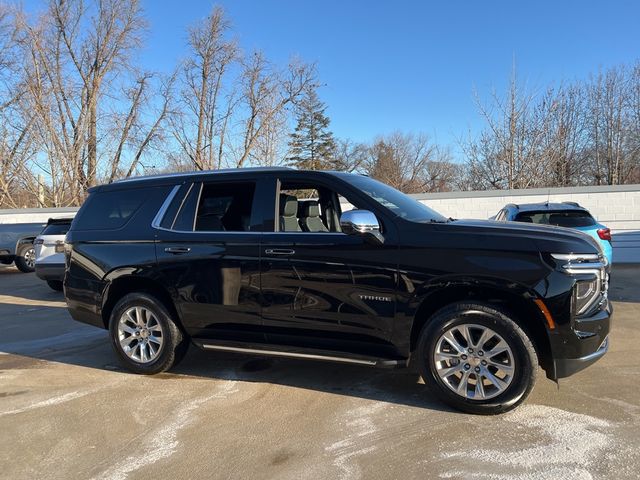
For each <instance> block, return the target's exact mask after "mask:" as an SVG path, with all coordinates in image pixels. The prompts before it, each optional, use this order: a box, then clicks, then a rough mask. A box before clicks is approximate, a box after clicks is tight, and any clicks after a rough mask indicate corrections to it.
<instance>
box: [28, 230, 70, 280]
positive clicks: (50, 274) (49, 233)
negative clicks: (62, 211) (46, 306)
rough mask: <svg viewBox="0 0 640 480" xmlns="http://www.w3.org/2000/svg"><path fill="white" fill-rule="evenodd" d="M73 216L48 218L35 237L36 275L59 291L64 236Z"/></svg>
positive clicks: (62, 274)
mask: <svg viewBox="0 0 640 480" xmlns="http://www.w3.org/2000/svg"><path fill="white" fill-rule="evenodd" d="M72 220H73V218H50V219H49V221H48V222H47V226H46V227H44V229H43V230H42V232H41V233H40V235H38V236H37V237H36V240H35V242H33V245H34V247H35V250H36V275H37V276H38V277H40V278H41V279H42V280H44V281H46V282H47V285H49V286H50V287H51V288H52V289H54V290H56V291H58V292H61V291H62V281H63V280H64V238H65V236H66V235H67V231H68V230H69V227H71V221H72Z"/></svg>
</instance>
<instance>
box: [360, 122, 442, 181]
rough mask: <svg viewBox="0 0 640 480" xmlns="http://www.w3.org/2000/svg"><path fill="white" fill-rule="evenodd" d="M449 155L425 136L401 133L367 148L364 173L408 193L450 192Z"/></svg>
mask: <svg viewBox="0 0 640 480" xmlns="http://www.w3.org/2000/svg"><path fill="white" fill-rule="evenodd" d="M449 164H450V162H449V156H448V152H446V151H442V150H441V149H440V148H439V147H438V146H437V145H436V144H435V143H433V142H432V141H431V140H430V139H429V137H428V136H427V135H425V134H419V135H413V134H403V133H400V132H396V133H393V134H391V135H388V136H386V137H379V138H378V139H376V140H375V141H374V143H373V145H372V146H371V147H370V148H369V159H368V161H367V162H366V167H365V169H366V172H367V173H368V174H369V175H370V176H371V177H373V178H376V179H378V180H380V181H382V182H384V183H387V184H389V185H391V186H393V187H395V188H397V189H398V190H402V191H403V192H407V193H420V192H425V191H436V190H449V189H451V182H452V181H453V177H452V176H451V174H452V173H453V172H454V169H453V168H451V167H450V166H449Z"/></svg>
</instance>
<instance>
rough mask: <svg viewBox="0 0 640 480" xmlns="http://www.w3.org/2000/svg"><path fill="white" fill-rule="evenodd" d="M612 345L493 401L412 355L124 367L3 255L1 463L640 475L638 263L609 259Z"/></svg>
mask: <svg viewBox="0 0 640 480" xmlns="http://www.w3.org/2000/svg"><path fill="white" fill-rule="evenodd" d="M612 278H613V280H612V290H611V298H612V299H613V301H614V308H615V316H614V323H613V330H612V333H611V349H610V351H609V353H608V354H607V355H606V356H605V357H604V358H603V359H602V360H601V361H599V362H598V363H596V364H595V365H593V366H592V367H590V368H589V369H587V370H585V371H583V372H580V373H579V374H577V375H575V376H573V377H571V378H569V379H565V380H562V381H560V384H559V386H558V385H556V384H555V383H553V382H551V381H549V380H547V379H546V378H545V377H544V375H543V374H542V372H541V375H539V380H538V383H537V385H536V387H535V389H534V391H533V393H532V394H531V396H530V397H529V399H528V400H527V402H526V403H525V404H523V405H522V406H520V407H519V408H518V409H516V410H515V411H513V412H510V413H507V414H504V415H501V416H494V417H480V416H473V415H467V414H463V413H459V412H456V411H453V410H451V409H449V408H447V407H446V406H445V405H443V404H441V403H440V402H438V401H437V400H436V399H435V398H434V397H433V396H432V395H431V394H430V392H429V391H428V390H427V389H426V387H425V386H424V385H423V384H422V383H421V381H420V379H419V377H418V376H417V375H416V374H415V373H412V372H410V371H402V370H397V371H389V370H378V369H373V368H368V367H359V366H345V365H339V364H330V363H320V362H310V361H301V360H291V359H267V358H263V357H249V356H243V355H234V354H222V353H211V352H202V351H200V350H198V349H197V348H195V347H192V348H191V349H190V350H189V353H188V354H187V357H186V358H185V360H184V361H183V362H182V363H181V364H180V365H179V366H178V367H177V368H176V369H175V370H174V371H172V372H170V373H166V374H161V375H157V376H154V377H145V376H138V375H133V374H130V373H128V372H126V371H125V370H123V369H122V368H121V367H120V365H119V364H118V361H117V359H116V357H115V355H114V353H113V352H112V351H111V347H110V345H109V343H108V338H107V333H106V332H105V331H103V330H100V329H96V328H93V327H90V326H86V325H83V324H80V323H76V322H74V321H73V320H72V319H71V317H70V316H69V314H68V313H67V311H66V308H65V303H64V298H63V296H62V294H61V293H57V292H54V291H52V290H50V289H49V288H48V287H47V285H46V284H45V283H44V282H41V281H40V280H39V279H38V278H36V277H35V275H34V274H23V273H20V272H18V271H17V270H16V269H15V268H13V267H3V268H0V478H3V479H11V480H19V479H34V478H38V479H84V478H96V479H113V480H116V479H118V480H119V479H148V478H171V479H183V478H184V479H186V478H190V479H191V478H213V479H218V478H219V479H249V478H258V479H259V478H274V479H324V478H327V479H358V478H362V479H395V478H398V479H400V478H407V479H413V478H421V479H432V478H455V479H458V478H459V479H487V480H492V479H522V480H525V479H526V480H531V479H549V480H557V479H564V480H566V479H569V480H572V479H576V480H577V479H580V480H584V479H591V478H594V479H596V478H599V479H610V478H616V479H637V478H639V477H640V386H639V385H640V362H639V361H638V359H639V358H640V350H639V346H640V329H639V328H638V323H639V321H640V266H626V267H616V268H614V271H613V275H612Z"/></svg>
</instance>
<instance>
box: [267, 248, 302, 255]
mask: <svg viewBox="0 0 640 480" xmlns="http://www.w3.org/2000/svg"><path fill="white" fill-rule="evenodd" d="M264 253H266V254H267V255H293V254H294V253H296V251H295V250H292V249H291V248H267V249H266V250H265V251H264Z"/></svg>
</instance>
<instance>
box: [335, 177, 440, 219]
mask: <svg viewBox="0 0 640 480" xmlns="http://www.w3.org/2000/svg"><path fill="white" fill-rule="evenodd" d="M344 177H347V175H344V176H343V178H344ZM345 179H346V180H347V181H348V182H349V183H350V184H351V185H353V186H355V187H356V188H358V190H361V191H362V192H364V193H366V194H367V195H368V196H369V197H371V198H372V199H374V200H375V201H376V202H378V203H379V204H380V205H382V206H383V207H386V208H388V209H389V210H391V211H392V212H393V213H394V214H396V215H397V216H399V217H401V218H404V219H405V220H411V221H413V222H446V221H447V218H446V217H444V216H442V215H440V214H439V213H438V212H436V211H435V210H432V209H431V208H429V207H427V206H426V205H425V204H423V203H420V202H419V201H417V200H414V199H413V198H411V197H410V196H409V195H406V194H404V193H402V192H400V191H399V190H396V189H395V188H393V187H390V186H389V185H386V184H384V183H382V182H379V181H378V180H374V179H372V178H369V177H365V176H363V175H353V174H350V175H348V178H345Z"/></svg>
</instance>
